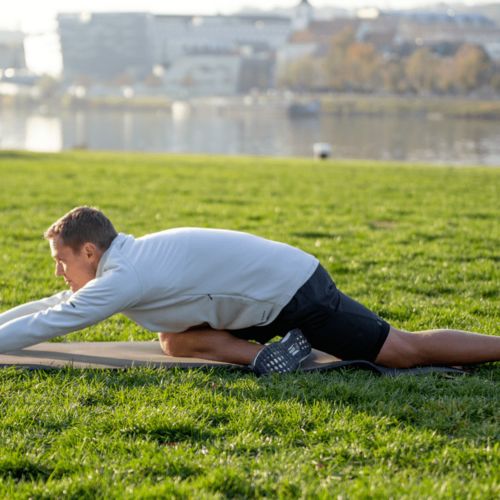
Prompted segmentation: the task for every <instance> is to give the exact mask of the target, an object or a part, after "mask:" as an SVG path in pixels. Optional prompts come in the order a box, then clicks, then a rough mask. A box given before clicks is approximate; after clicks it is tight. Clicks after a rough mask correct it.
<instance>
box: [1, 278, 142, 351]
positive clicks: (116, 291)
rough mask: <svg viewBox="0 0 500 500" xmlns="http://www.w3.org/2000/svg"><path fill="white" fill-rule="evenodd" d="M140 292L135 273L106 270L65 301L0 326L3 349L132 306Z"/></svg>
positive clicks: (45, 337) (63, 331)
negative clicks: (106, 271)
mask: <svg viewBox="0 0 500 500" xmlns="http://www.w3.org/2000/svg"><path fill="white" fill-rule="evenodd" d="M141 293H142V290H141V287H140V284H139V281H138V280H137V277H136V276H135V274H134V273H133V272H126V271H124V270H116V271H110V272H108V273H105V274H103V276H101V277H99V278H96V279H94V280H92V281H90V282H89V283H87V284H86V285H85V286H84V287H83V288H81V289H80V290H78V291H77V292H76V293H74V294H72V295H71V296H69V297H66V296H65V297H64V298H65V299H66V300H63V301H61V302H59V303H56V304H55V305H52V306H50V307H47V308H45V309H43V310H38V311H37V312H33V313H31V314H25V315H23V316H21V317H17V318H15V319H12V320H10V321H7V323H4V324H2V325H0V352H9V351H14V350H17V349H22V348H23V347H27V346H30V345H33V344H38V343H40V342H43V341H45V340H48V339H50V338H52V337H57V336H59V335H65V334H67V333H70V332H74V331H77V330H81V329H83V328H86V327H88V326H90V325H93V324H95V323H98V322H99V321H102V320H104V319H106V318H108V317H109V316H112V315H113V314H115V313H118V312H121V311H123V310H124V309H127V308H129V307H131V306H133V305H134V304H135V303H136V302H137V301H138V300H139V299H140V295H141ZM21 307H22V306H21Z"/></svg>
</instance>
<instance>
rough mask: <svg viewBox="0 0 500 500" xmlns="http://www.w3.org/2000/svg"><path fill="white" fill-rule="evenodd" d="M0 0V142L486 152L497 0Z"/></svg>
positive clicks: (433, 157) (496, 115)
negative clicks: (9, 0) (9, 1)
mask: <svg viewBox="0 0 500 500" xmlns="http://www.w3.org/2000/svg"><path fill="white" fill-rule="evenodd" d="M169 3H170V2H160V1H147V0H143V1H139V0H128V1H127V0H122V1H120V2H116V1H105V0H104V1H103V0H101V1H97V0H86V1H77V0H73V1H71V2H67V1H62V0H45V1H44V2H35V1H34V0H32V1H23V0H18V1H17V2H15V5H14V2H13V5H12V6H8V5H6V4H5V3H4V4H3V5H2V7H0V149H26V150H34V151H61V150H68V149H92V150H130V151H151V152H186V153H214V154H215V153H217V154H219V153H220V154H235V155H239V154H245V155H267V156H311V155H312V154H313V145H314V144H316V145H317V144H318V143H325V145H326V146H328V148H331V149H329V152H331V155H332V156H333V157H337V158H370V159H393V160H405V161H424V162H427V161H429V162H433V163H450V164H470V163H475V164H483V165H500V99H499V97H500V3H486V2H480V1H476V2H474V1H469V2H457V3H443V2H440V3H435V4H433V3H431V2H428V1H420V2H419V1H416V0H415V1H403V0H400V1H397V2H396V1H394V2H390V1H385V2H384V1H376V0H375V1H373V2H371V3H370V2H366V1H363V2H356V1H351V2H340V1H339V2H336V1H320V0H317V1H314V0H311V1H308V0H282V1H280V0H275V1H272V2H269V1H260V0H243V1H238V0H231V1H227V0H226V1H224V0H221V1H218V0H213V1H211V2H201V1H196V0H194V1H190V0H185V1H183V2H182V4H181V6H173V5H172V6H170V5H168V4H169Z"/></svg>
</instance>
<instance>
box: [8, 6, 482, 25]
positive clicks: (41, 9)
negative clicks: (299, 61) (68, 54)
mask: <svg viewBox="0 0 500 500" xmlns="http://www.w3.org/2000/svg"><path fill="white" fill-rule="evenodd" d="M451 1H453V0H451ZM451 1H450V3H451ZM489 1H491V0H485V1H481V0H477V1H460V0H458V1H455V2H454V3H463V4H468V5H477V4H481V3H488V2H489ZM310 2H311V4H312V5H313V6H314V7H323V6H335V7H349V8H357V7H366V6H370V7H379V8H382V9H384V8H406V7H415V6H425V5H429V4H431V3H437V0H436V2H432V1H431V0H349V2H346V1H345V0H344V1H340V0H310ZM2 4H3V5H2V6H1V7H0V27H9V28H19V29H22V30H24V31H27V32H37V31H38V32H40V31H46V30H50V29H54V18H55V16H56V14H57V12H75V11H76V12H80V11H95V12H98V11H113V10H120V11H147V12H157V13H166V14H215V13H222V14H230V13H234V12H236V11H238V10H240V9H241V8H243V7H247V6H252V7H257V8H260V9H266V10H267V9H272V8H273V7H285V8H289V7H294V6H295V5H297V4H298V0H182V2H177V1H174V0H42V1H40V0H2Z"/></svg>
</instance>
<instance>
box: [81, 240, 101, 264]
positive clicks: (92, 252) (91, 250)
mask: <svg viewBox="0 0 500 500" xmlns="http://www.w3.org/2000/svg"><path fill="white" fill-rule="evenodd" d="M82 250H83V252H84V253H85V256H86V257H87V258H88V259H89V260H91V259H92V258H95V257H98V256H99V254H100V252H99V249H98V248H97V246H96V245H94V243H90V242H87V243H84V244H83V248H82Z"/></svg>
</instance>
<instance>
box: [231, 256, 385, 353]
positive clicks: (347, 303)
mask: <svg viewBox="0 0 500 500" xmlns="http://www.w3.org/2000/svg"><path fill="white" fill-rule="evenodd" d="M292 328H300V329H301V330H302V332H303V333H304V335H305V336H306V337H307V339H308V340H309V342H310V343H311V345H312V346H313V347H314V348H315V349H319V350H320V351H324V352H327V353H329V354H333V355H334V356H336V357H338V358H340V359H345V360H348V359H365V360H368V361H375V358H376V357H377V356H378V353H379V352H380V349H382V346H383V345H384V342H385V340H386V339H387V335H388V334H389V328H390V325H389V323H387V322H386V321H384V320H383V319H381V318H379V317H378V316H377V315H376V314H375V313H373V312H372V311H370V310H369V309H367V308H366V307H364V306H363V305H361V304H359V303H358V302H356V301H355V300H353V299H351V298H350V297H348V296H347V295H344V294H343V293H342V292H341V291H340V290H338V289H337V287H336V286H335V283H334V282H333V280H332V279H331V277H330V275H329V274H328V272H327V271H326V270H325V269H324V268H323V266H321V265H318V267H317V268H316V271H314V273H313V275H312V276H311V277H310V278H309V279H308V280H307V281H306V282H305V283H304V285H302V286H301V287H300V288H299V289H298V290H297V293H296V294H295V295H294V296H293V297H292V300H290V302H289V303H288V304H287V305H286V306H285V307H284V308H283V309H282V311H281V312H280V313H279V315H278V317H277V318H276V319H275V320H274V321H272V322H271V323H270V324H268V325H264V326H254V327H250V328H243V329H241V330H231V331H230V333H232V334H233V335H235V336H236V337H239V338H242V339H246V340H256V341H257V342H260V343H261V344H264V343H266V342H268V341H269V340H270V339H272V338H273V337H276V336H280V337H283V336H284V335H285V334H286V333H287V332H288V331H290V330H291V329H292Z"/></svg>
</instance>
